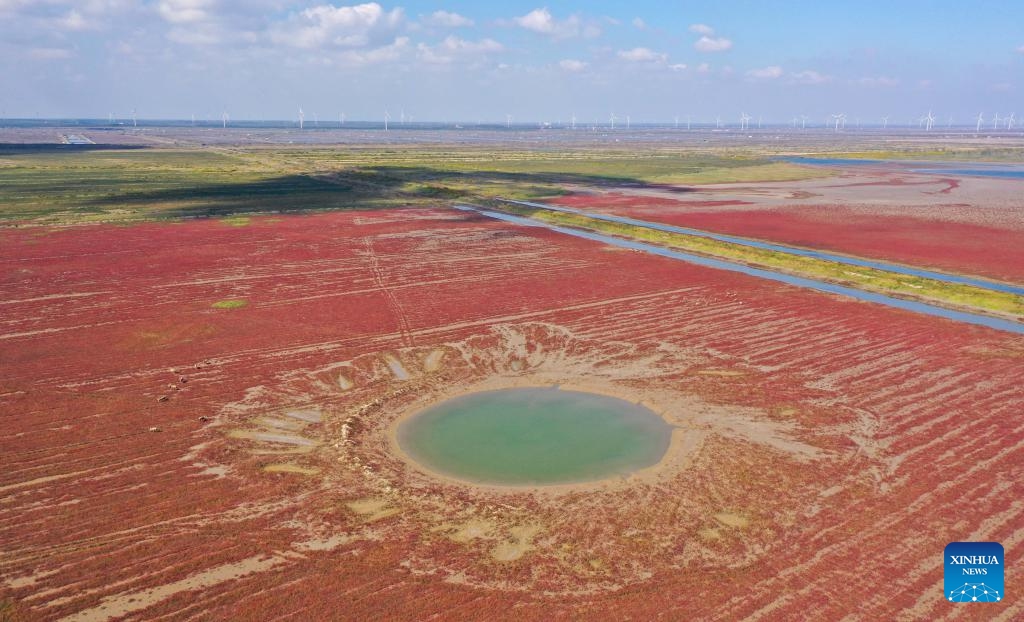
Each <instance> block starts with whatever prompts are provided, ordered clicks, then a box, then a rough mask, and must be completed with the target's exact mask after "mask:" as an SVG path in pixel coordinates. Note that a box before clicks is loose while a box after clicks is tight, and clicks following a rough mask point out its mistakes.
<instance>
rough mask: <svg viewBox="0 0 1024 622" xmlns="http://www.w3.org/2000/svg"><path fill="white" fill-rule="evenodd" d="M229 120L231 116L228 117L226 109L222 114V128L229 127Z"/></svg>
mask: <svg viewBox="0 0 1024 622" xmlns="http://www.w3.org/2000/svg"><path fill="white" fill-rule="evenodd" d="M228 120H229V117H228V111H227V110H225V111H224V112H223V113H222V114H221V115H220V124H221V127H222V128H224V129H227V127H228Z"/></svg>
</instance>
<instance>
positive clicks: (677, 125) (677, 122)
mask: <svg viewBox="0 0 1024 622" xmlns="http://www.w3.org/2000/svg"><path fill="white" fill-rule="evenodd" d="M673 127H675V129H677V130H678V129H679V116H678V115H676V123H675V125H674V126H673Z"/></svg>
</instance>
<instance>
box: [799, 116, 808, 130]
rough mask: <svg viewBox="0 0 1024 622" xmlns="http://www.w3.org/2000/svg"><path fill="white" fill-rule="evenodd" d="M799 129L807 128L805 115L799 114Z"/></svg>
mask: <svg viewBox="0 0 1024 622" xmlns="http://www.w3.org/2000/svg"><path fill="white" fill-rule="evenodd" d="M800 129H802V130H806V129H807V117H806V116H805V115H800Z"/></svg>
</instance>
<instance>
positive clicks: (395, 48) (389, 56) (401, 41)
mask: <svg viewBox="0 0 1024 622" xmlns="http://www.w3.org/2000/svg"><path fill="white" fill-rule="evenodd" d="M407 49H409V37H398V38H396V39H395V40H394V41H392V42H391V43H389V44H387V45H382V46H380V47H375V48H369V49H363V50H344V51H342V52H341V53H339V54H338V55H337V57H336V60H335V61H334V62H335V63H336V64H339V65H347V66H350V67H352V66H361V65H374V64H377V63H386V62H390V61H395V60H398V59H399V58H401V57H402V55H403V54H404V53H405V51H406V50H407Z"/></svg>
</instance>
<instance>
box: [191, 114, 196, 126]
mask: <svg viewBox="0 0 1024 622" xmlns="http://www.w3.org/2000/svg"><path fill="white" fill-rule="evenodd" d="M195 126H196V113H194V112H193V113H192V127H195Z"/></svg>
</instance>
